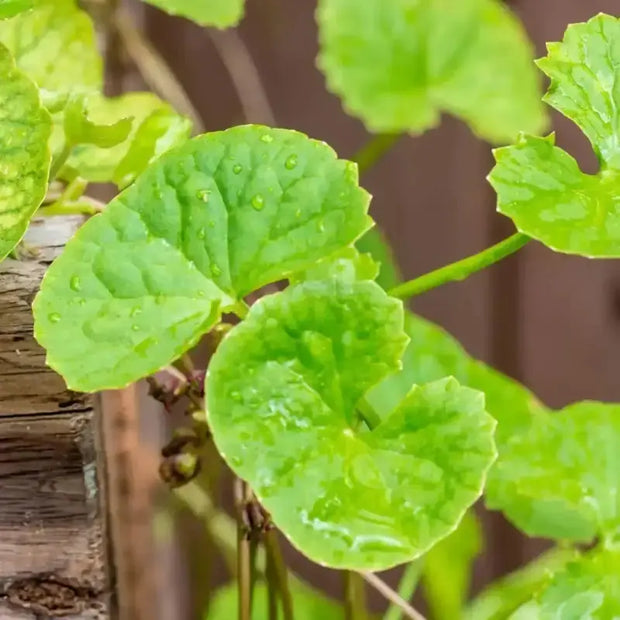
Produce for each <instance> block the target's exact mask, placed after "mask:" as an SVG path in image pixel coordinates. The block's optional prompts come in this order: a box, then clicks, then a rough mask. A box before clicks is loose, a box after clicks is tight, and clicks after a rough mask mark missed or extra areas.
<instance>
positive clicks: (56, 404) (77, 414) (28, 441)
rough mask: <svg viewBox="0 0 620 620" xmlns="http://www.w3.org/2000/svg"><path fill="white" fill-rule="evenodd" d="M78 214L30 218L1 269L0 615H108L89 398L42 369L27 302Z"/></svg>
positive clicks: (98, 467)
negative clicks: (15, 253)
mask: <svg viewBox="0 0 620 620" xmlns="http://www.w3.org/2000/svg"><path fill="white" fill-rule="evenodd" d="M79 223H80V220H79V219H78V218H51V219H48V220H45V222H43V221H37V222H35V223H34V225H33V226H32V228H31V231H30V232H29V235H28V239H27V243H28V247H31V248H32V250H33V252H35V254H34V255H33V256H32V257H30V258H27V259H25V260H22V261H13V260H7V261H5V262H3V263H2V264H1V265H0V317H1V322H0V618H2V619H4V618H7V619H9V618H10V619H12V618H15V619H19V620H26V619H33V618H60V617H62V618H84V619H87V618H98V619H101V620H103V619H108V618H110V600H111V595H110V592H111V585H110V584H111V581H110V578H109V575H108V562H107V530H106V525H105V514H104V512H105V511H104V509H103V506H104V503H103V488H104V484H103V481H104V478H105V477H104V471H103V464H102V463H101V462H100V461H99V460H98V458H97V454H98V452H100V451H98V450H97V449H96V444H97V443H98V442H99V429H98V423H97V415H96V414H95V412H94V409H93V399H92V398H88V397H85V396H84V395H78V394H74V393H72V392H70V391H68V390H67V389H66V387H65V385H64V382H63V381H62V379H61V378H60V377H58V376H57V375H56V374H55V373H54V372H52V371H51V370H49V369H48V368H46V366H45V355H44V352H43V351H42V349H41V348H40V347H39V346H38V344H37V343H36V342H35V340H34V338H33V335H32V313H31V308H30V306H31V303H32V299H33V298H34V295H35V294H36V291H37V290H38V287H39V284H40V281H41V278H42V276H43V274H44V273H45V270H46V268H47V266H48V265H49V263H50V261H51V260H53V258H54V257H55V256H56V255H57V254H58V252H59V251H60V248H61V247H62V245H63V244H64V242H65V241H66V240H67V238H68V237H69V236H70V235H71V234H72V233H73V232H74V231H75V230H76V228H77V226H78V225H79Z"/></svg>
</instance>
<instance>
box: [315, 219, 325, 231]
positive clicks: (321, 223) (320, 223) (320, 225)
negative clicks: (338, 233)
mask: <svg viewBox="0 0 620 620" xmlns="http://www.w3.org/2000/svg"><path fill="white" fill-rule="evenodd" d="M316 229H317V230H318V231H319V232H323V231H324V230H325V222H324V221H323V220H319V221H318V222H317V223H316Z"/></svg>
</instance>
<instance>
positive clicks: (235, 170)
mask: <svg viewBox="0 0 620 620" xmlns="http://www.w3.org/2000/svg"><path fill="white" fill-rule="evenodd" d="M242 170H243V166H242V165H241V164H235V165H234V166H233V169H232V171H233V174H241V171H242Z"/></svg>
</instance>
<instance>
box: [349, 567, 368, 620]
mask: <svg viewBox="0 0 620 620" xmlns="http://www.w3.org/2000/svg"><path fill="white" fill-rule="evenodd" d="M343 578H344V617H345V619H346V620H367V618H368V614H367V613H366V589H365V588H364V582H363V581H362V578H361V577H360V575H359V573H356V572H354V571H350V570H347V571H344V573H343Z"/></svg>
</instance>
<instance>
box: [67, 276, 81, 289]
mask: <svg viewBox="0 0 620 620" xmlns="http://www.w3.org/2000/svg"><path fill="white" fill-rule="evenodd" d="M69 286H71V290H73V291H79V290H80V289H81V288H82V283H81V282H80V276H73V277H72V278H71V282H70V284H69Z"/></svg>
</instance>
